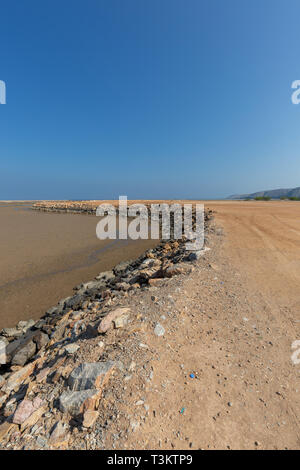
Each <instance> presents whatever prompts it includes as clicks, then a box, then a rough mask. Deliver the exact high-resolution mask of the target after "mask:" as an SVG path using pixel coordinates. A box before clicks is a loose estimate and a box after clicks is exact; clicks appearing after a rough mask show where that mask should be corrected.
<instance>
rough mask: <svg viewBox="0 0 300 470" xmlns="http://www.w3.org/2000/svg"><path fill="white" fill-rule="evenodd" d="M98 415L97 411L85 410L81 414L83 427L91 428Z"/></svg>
mask: <svg viewBox="0 0 300 470" xmlns="http://www.w3.org/2000/svg"><path fill="white" fill-rule="evenodd" d="M98 416H99V413H98V411H93V410H87V411H86V412H85V413H84V415H83V422H82V425H83V427H84V428H92V427H93V426H94V424H95V422H96V421H97V418H98Z"/></svg>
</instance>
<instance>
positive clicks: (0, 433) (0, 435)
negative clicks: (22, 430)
mask: <svg viewBox="0 0 300 470" xmlns="http://www.w3.org/2000/svg"><path fill="white" fill-rule="evenodd" d="M16 429H18V426H17V425H16V424H14V423H8V422H7V421H6V422H5V423H2V424H0V441H2V440H3V439H4V438H5V437H6V436H7V435H8V434H9V433H10V432H11V431H12V430H16Z"/></svg>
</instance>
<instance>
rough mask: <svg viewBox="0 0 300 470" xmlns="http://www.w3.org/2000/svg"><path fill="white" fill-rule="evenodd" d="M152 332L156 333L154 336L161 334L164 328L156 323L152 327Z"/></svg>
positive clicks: (163, 332)
mask: <svg viewBox="0 0 300 470" xmlns="http://www.w3.org/2000/svg"><path fill="white" fill-rule="evenodd" d="M154 334H156V336H163V335H164V334H165V329H164V327H163V326H162V325H161V324H160V323H157V325H156V327H155V328H154Z"/></svg>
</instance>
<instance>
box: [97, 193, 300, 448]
mask: <svg viewBox="0 0 300 470" xmlns="http://www.w3.org/2000/svg"><path fill="white" fill-rule="evenodd" d="M207 206H208V207H209V208H211V209H214V210H215V211H216V223H217V225H218V226H221V227H223V231H224V235H213V236H211V237H210V242H209V243H210V246H211V248H212V249H211V251H210V252H209V253H208V254H207V255H205V257H204V258H203V259H201V260H200V261H199V262H198V264H197V266H196V269H195V271H194V272H193V273H192V274H191V275H190V276H189V277H186V278H184V277H180V279H179V278H176V279H175V278H173V279H172V280H171V281H170V282H169V284H168V286H166V287H163V288H161V289H158V290H157V291H156V292H155V293H153V292H151V293H147V294H145V295H144V296H141V297H139V301H138V303H137V304H136V309H138V310H139V312H142V314H144V315H146V316H148V315H151V318H152V321H153V325H154V324H155V321H159V322H160V323H161V324H162V325H163V326H164V327H165V329H166V333H165V335H164V336H163V337H156V336H155V335H154V334H153V330H152V334H151V331H150V330H149V331H146V332H145V333H144V335H141V338H140V339H141V341H142V343H145V344H146V345H147V346H148V348H149V353H148V356H146V358H145V357H143V360H142V361H141V362H139V361H138V354H137V355H136V358H133V359H134V360H135V361H136V364H135V365H134V368H136V371H137V373H136V374H135V375H133V376H132V377H131V375H129V378H128V382H127V384H126V386H125V387H124V389H123V390H122V397H120V401H121V402H122V404H121V403H120V407H119V416H125V417H127V421H126V420H125V421H124V423H123V425H122V419H121V418H119V420H118V424H117V425H116V429H115V432H116V434H114V426H115V425H114V424H113V423H112V424H111V427H110V432H109V435H108V437H107V441H106V448H111V447H115V448H120V449H122V448H130V449H134V448H138V449H145V448H147V449H160V448H162V449H172V448H175V449H189V448H191V449H285V448H289V449H299V448H300V427H299V418H300V403H299V395H300V383H299V378H300V363H299V364H295V363H293V361H292V359H291V356H292V353H293V352H294V351H293V350H292V348H291V347H292V343H293V342H294V341H295V340H299V339H300V315H299V307H300V291H299V279H300V250H299V248H300V237H299V234H300V204H298V203H290V202H278V203H277V202H213V203H208V204H207ZM151 295H152V296H153V295H154V296H156V298H155V299H154V302H153V301H152V306H151V298H150V296H151ZM147 296H148V297H147ZM132 308H134V306H133V307H132ZM298 348H299V347H298ZM299 358H300V353H299ZM144 369H146V370H148V371H151V377H150V379H147V380H143V379H142V375H143V371H144ZM190 374H194V377H193V376H192V377H190ZM125 423H126V424H125ZM122 426H123V428H122ZM127 426H128V427H127ZM118 433H119V434H118ZM115 435H117V436H123V437H121V438H118V439H114V438H113V437H114V436H115Z"/></svg>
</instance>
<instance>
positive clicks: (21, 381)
mask: <svg viewBox="0 0 300 470" xmlns="http://www.w3.org/2000/svg"><path fill="white" fill-rule="evenodd" d="M64 210H66V208H65V209H64ZM83 210H86V207H84V208H83ZM87 210H91V208H88V209H87ZM211 218H212V212H211V211H206V213H205V229H206V234H207V233H209V230H210V224H209V222H210V220H211ZM186 242H187V240H185V239H183V240H179V241H177V240H176V241H174V240H168V241H163V242H161V243H160V244H159V245H158V246H157V247H156V248H153V249H151V250H148V251H147V252H145V253H144V254H143V255H142V256H140V257H139V258H138V259H136V260H134V261H127V262H122V263H120V264H118V265H117V266H115V267H114V268H113V269H112V270H111V271H106V272H102V273H100V274H99V275H98V276H97V277H96V278H95V279H94V280H92V281H90V282H88V283H85V284H81V285H79V286H77V287H75V289H74V290H75V293H74V295H73V296H71V297H68V298H66V299H63V300H61V301H60V302H59V303H58V305H56V306H55V307H53V308H51V309H49V310H48V311H47V312H46V313H45V315H44V316H43V317H42V318H41V319H40V320H38V321H36V322H35V321H33V320H29V321H21V322H19V324H18V325H17V326H16V327H15V328H4V329H3V330H2V331H1V333H0V340H1V344H2V345H4V344H5V348H4V349H3V348H2V349H1V351H0V363H1V362H2V363H3V365H2V366H1V369H0V448H1V447H2V448H10V447H15V448H22V446H23V447H24V446H25V447H26V443H27V440H26V439H27V437H28V435H29V436H30V435H33V436H34V435H37V434H38V437H37V438H34V446H33V448H66V447H68V443H69V440H70V437H71V434H70V430H73V431H74V434H76V433H77V432H80V433H83V434H84V433H87V432H88V430H89V429H92V428H93V427H94V426H95V423H96V422H97V420H99V416H100V415H99V412H100V410H101V407H102V406H103V401H102V394H103V391H104V389H105V387H106V386H107V384H108V381H109V380H110V384H111V381H112V379H113V377H114V376H118V374H117V371H120V370H122V369H123V367H124V366H123V365H122V362H121V361H120V360H118V359H117V360H116V358H114V360H113V359H112V356H113V355H114V354H110V355H108V353H107V352H105V350H104V340H105V337H106V336H107V337H108V338H110V342H111V344H115V345H116V346H114V348H115V347H117V345H118V347H120V346H119V342H120V338H118V337H117V336H115V335H116V333H114V332H118V331H120V330H123V329H124V330H125V331H126V332H127V333H126V334H127V336H128V335H133V336H134V335H135V334H136V332H137V331H139V329H141V328H143V325H140V324H139V325H138V326H137V325H136V321H138V320H139V313H138V312H136V311H132V310H131V308H130V307H128V306H126V304H128V300H129V299H130V298H133V297H134V296H136V295H138V293H139V292H141V291H145V290H152V289H154V290H155V289H156V288H157V287H158V286H160V285H161V283H162V282H168V280H169V279H171V278H173V277H174V276H179V275H184V274H188V273H190V272H191V271H192V270H193V263H194V262H195V261H197V260H198V259H199V258H201V257H202V256H203V254H204V253H205V251H206V250H207V249H208V248H204V249H203V250H201V251H199V252H192V253H191V252H188V251H187V250H186V247H185V244H186ZM154 300H155V299H154ZM154 332H155V334H156V335H157V336H160V335H163V334H164V329H163V327H162V326H161V325H159V324H157V325H156V326H155V330H154ZM124 341H125V340H124ZM116 380H117V379H116ZM110 386H111V385H110ZM41 429H43V432H42V433H40V430H41ZM74 445H75V447H76V444H74Z"/></svg>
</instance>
